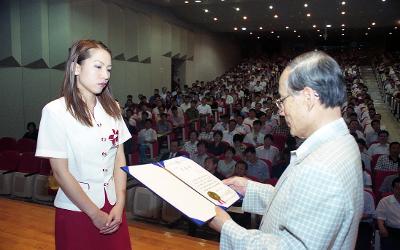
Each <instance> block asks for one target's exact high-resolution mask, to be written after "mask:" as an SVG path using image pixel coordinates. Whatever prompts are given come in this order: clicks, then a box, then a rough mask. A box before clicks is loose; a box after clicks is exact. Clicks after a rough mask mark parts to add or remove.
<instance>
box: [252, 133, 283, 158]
mask: <svg viewBox="0 0 400 250" xmlns="http://www.w3.org/2000/svg"><path fill="white" fill-rule="evenodd" d="M273 141H274V140H273V136H272V135H271V134H267V135H265V136H264V145H263V146H259V147H258V148H256V154H257V157H258V158H261V159H264V160H268V161H270V162H271V163H272V166H275V164H276V163H277V162H278V159H279V149H278V148H277V147H275V146H273V145H272V143H273Z"/></svg>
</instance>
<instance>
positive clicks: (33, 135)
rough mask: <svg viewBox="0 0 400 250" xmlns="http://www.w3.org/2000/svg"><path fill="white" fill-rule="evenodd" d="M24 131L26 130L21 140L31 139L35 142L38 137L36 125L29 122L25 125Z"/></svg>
mask: <svg viewBox="0 0 400 250" xmlns="http://www.w3.org/2000/svg"><path fill="white" fill-rule="evenodd" d="M26 129H27V130H28V131H27V132H26V133H25V134H24V136H23V137H22V138H25V139H31V140H35V141H37V137H38V129H37V128H36V124H35V123H34V122H29V123H28V124H27V125H26Z"/></svg>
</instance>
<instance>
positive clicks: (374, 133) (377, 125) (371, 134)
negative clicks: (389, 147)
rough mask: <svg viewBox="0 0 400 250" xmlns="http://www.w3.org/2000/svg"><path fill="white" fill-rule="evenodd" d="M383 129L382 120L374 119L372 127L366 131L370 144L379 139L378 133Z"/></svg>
mask: <svg viewBox="0 0 400 250" xmlns="http://www.w3.org/2000/svg"><path fill="white" fill-rule="evenodd" d="M380 130H381V121H379V120H372V122H371V129H369V131H366V132H365V139H366V142H367V144H368V145H371V144H372V143H373V142H376V141H378V133H379V131H380Z"/></svg>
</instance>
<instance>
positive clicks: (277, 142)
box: [273, 134, 287, 152]
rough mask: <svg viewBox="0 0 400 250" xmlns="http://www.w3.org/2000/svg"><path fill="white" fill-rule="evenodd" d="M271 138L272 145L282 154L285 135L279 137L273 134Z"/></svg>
mask: <svg viewBox="0 0 400 250" xmlns="http://www.w3.org/2000/svg"><path fill="white" fill-rule="evenodd" d="M273 137H274V143H273V145H274V146H275V147H277V148H278V149H279V151H281V152H282V150H283V149H284V148H285V144H286V139H287V137H286V136H285V135H280V134H275V135H273Z"/></svg>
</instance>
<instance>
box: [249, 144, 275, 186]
mask: <svg viewBox="0 0 400 250" xmlns="http://www.w3.org/2000/svg"><path fill="white" fill-rule="evenodd" d="M244 155H245V158H246V163H247V166H248V169H247V173H246V175H247V176H249V177H250V178H254V179H256V180H257V181H260V182H265V181H266V180H267V179H269V178H270V174H269V169H268V166H267V164H266V163H265V162H264V161H262V160H260V159H258V158H257V156H256V149H255V148H254V147H252V146H250V147H248V148H246V150H245V151H244Z"/></svg>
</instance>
